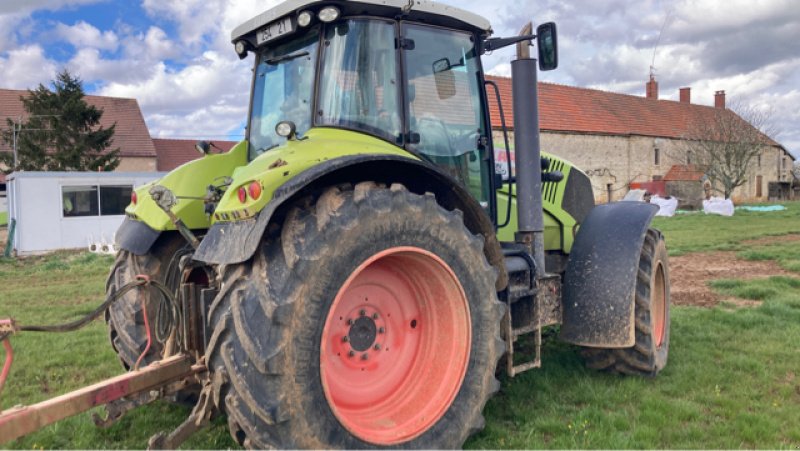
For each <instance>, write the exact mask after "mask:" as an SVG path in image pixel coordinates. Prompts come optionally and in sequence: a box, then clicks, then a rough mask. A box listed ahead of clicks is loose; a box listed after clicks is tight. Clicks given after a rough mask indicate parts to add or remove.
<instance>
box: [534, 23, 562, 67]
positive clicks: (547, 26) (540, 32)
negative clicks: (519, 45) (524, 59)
mask: <svg viewBox="0 0 800 451" xmlns="http://www.w3.org/2000/svg"><path fill="white" fill-rule="evenodd" d="M536 47H537V48H538V50H539V70H541V71H545V70H553V69H555V68H556V67H558V37H557V34H556V24H555V22H547V23H543V24H541V25H539V26H538V27H536Z"/></svg>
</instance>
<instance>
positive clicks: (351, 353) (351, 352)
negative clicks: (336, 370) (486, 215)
mask: <svg viewBox="0 0 800 451" xmlns="http://www.w3.org/2000/svg"><path fill="white" fill-rule="evenodd" d="M347 355H349V356H350V357H353V356H354V355H356V352H355V351H352V350H351V351H350V352H348V353H347Z"/></svg>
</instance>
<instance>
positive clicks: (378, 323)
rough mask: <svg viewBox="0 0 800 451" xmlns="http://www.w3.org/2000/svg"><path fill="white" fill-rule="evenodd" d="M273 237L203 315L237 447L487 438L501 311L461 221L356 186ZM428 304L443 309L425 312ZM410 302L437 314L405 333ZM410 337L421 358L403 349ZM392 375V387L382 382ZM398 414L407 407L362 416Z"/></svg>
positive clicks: (425, 443)
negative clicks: (404, 292) (406, 292)
mask: <svg viewBox="0 0 800 451" xmlns="http://www.w3.org/2000/svg"><path fill="white" fill-rule="evenodd" d="M270 229H271V230H272V233H270V232H268V236H267V237H266V238H265V239H264V242H263V244H262V246H261V248H260V250H259V251H257V252H256V254H255V256H254V257H253V259H252V260H251V261H249V262H247V263H244V264H239V265H233V266H229V267H227V268H226V269H225V270H224V273H223V276H222V277H223V283H222V288H221V290H220V293H219V295H218V297H217V298H216V299H215V301H214V303H213V305H212V307H211V311H210V319H211V324H212V326H213V330H214V332H213V334H212V337H211V339H210V343H209V346H208V349H209V351H208V361H209V369H210V371H211V372H212V374H213V376H212V380H213V381H214V384H215V389H216V393H215V399H216V401H217V403H218V406H219V407H220V408H221V409H222V410H224V411H225V412H226V413H227V415H228V424H229V426H230V431H231V435H232V436H233V438H234V439H236V440H237V441H238V442H239V443H240V444H242V445H244V446H245V447H248V448H268V447H275V448H348V449H352V448H376V447H385V446H390V447H414V448H456V447H460V446H461V445H462V444H463V443H464V441H465V440H466V439H467V437H469V435H471V434H473V433H475V432H477V431H478V430H480V429H481V428H482V427H483V423H484V420H483V416H482V414H481V411H482V410H483V407H484V405H485V403H486V401H487V400H488V399H489V397H490V396H491V395H492V394H493V393H495V392H496V391H497V390H498V388H499V382H498V381H497V379H495V376H494V374H495V368H496V366H497V361H498V359H499V358H500V355H501V353H502V350H503V342H502V340H501V339H500V318H501V316H502V314H503V311H504V308H503V305H502V304H501V303H500V302H499V301H498V299H497V293H496V291H495V288H494V283H495V279H496V278H497V272H496V271H495V270H494V269H493V268H492V267H491V266H490V265H489V264H488V262H487V260H486V258H485V256H484V254H483V250H482V249H483V242H482V240H481V239H480V238H479V237H476V236H474V235H472V234H471V233H470V232H469V231H468V230H467V229H466V228H465V227H464V225H463V222H462V218H461V216H460V214H459V212H452V211H446V210H444V209H443V208H442V207H440V206H439V205H438V204H437V203H436V200H435V199H434V198H433V196H432V195H426V196H419V195H416V194H412V193H409V192H408V191H406V190H405V188H404V187H402V186H401V185H393V186H392V188H391V189H386V188H382V187H379V186H377V185H376V184H374V183H371V182H364V183H360V184H358V185H357V186H355V188H353V187H349V186H348V187H334V188H328V189H327V190H326V191H325V192H324V193H323V194H322V195H321V196H320V197H319V198H318V199H317V200H316V202H311V201H308V200H307V201H305V202H303V201H301V202H298V203H297V204H296V205H295V206H293V207H292V208H291V209H290V210H289V211H288V212H287V214H286V218H285V221H284V223H283V226H282V227H281V228H280V229H279V230H278V228H277V227H271V228H270ZM270 229H268V230H270ZM415 262H424V263H419V265H418V264H417V263H415ZM376 265H377V266H376ZM445 268H446V269H445ZM378 273H382V274H383V276H378V275H377V274H378ZM423 273H424V275H423ZM415 274H416V276H415ZM362 276H363V279H364V280H362V282H364V281H365V283H360V282H359V280H360V279H359V278H360V277H362ZM401 279H402V280H408V281H411V282H409V284H408V285H404V287H405V288H409V287H410V289H411V290H412V291H413V293H414V296H412V297H411V298H409V297H408V296H406V297H393V296H392V294H393V293H394V294H396V293H397V291H392V290H401V288H397V285H396V284H397V283H398V282H397V280H401ZM422 281H425V284H424V286H421V284H420V282H422ZM401 285H402V284H401ZM365 287H366V288H365ZM440 288H441V289H442V290H445V291H441V290H439V289H440ZM362 289H365V290H367V291H359V290H362ZM448 289H452V290H455V291H446V290H448ZM369 290H373V291H371V292H370V291H369ZM431 292H437V293H438V294H439V297H437V298H436V300H439V301H442V300H447V301H448V302H447V303H444V302H439V303H437V302H432V301H433V299H432V298H431ZM456 292H458V293H461V294H460V295H458V294H454V293H456ZM364 293H366V294H364ZM442 293H444V294H442ZM373 294H374V295H373ZM361 295H363V296H364V298H369V299H365V300H364V301H363V303H362V301H361V300H360V299H355V298H356V297H358V296H361ZM434 297H435V296H434ZM382 299H391V300H393V301H396V300H402V301H403V302H402V303H395V304H393V303H392V302H390V301H385V302H384V301H382ZM419 299H422V300H423V301H425V302H424V303H423V304H424V305H431V306H434V307H431V310H436V312H434V313H431V312H430V311H428V312H427V313H426V312H425V311H423V310H425V307H421V308H420V312H418V313H419V316H414V317H413V318H414V319H412V320H411V321H410V322H408V323H406V321H407V320H408V318H411V316H407V315H406V314H404V311H403V310H404V309H408V310H411V309H412V308H417V307H420V306H422V305H423V304H420V303H419ZM429 301H430V302H429ZM462 301H463V302H462ZM381 302H383V304H382V303H381ZM415 302H416V304H415ZM451 305H455V307H452V308H451V307H450V306H451ZM459 305H461V307H458V306H459ZM401 307H402V308H401ZM362 310H363V312H362ZM373 310H374V311H373ZM348 312H350V314H349V315H348ZM448 312H450V313H448ZM406 313H407V312H406ZM426 314H427V315H428V316H426ZM464 314H466V317H465V316H464ZM392 315H394V316H393V317H392V318H389V317H390V316H392ZM412 316H413V315H412ZM345 317H347V318H345ZM431 318H436V321H428V320H429V319H431ZM348 319H352V320H353V321H352V323H349V322H347V320H348ZM416 319H419V321H418V322H417V321H416ZM361 323H363V324H361ZM368 323H369V324H368ZM346 325H349V326H351V327H350V328H349V329H348V328H347V327H348V326H346ZM401 326H404V327H401ZM381 328H383V329H385V330H384V332H381ZM347 330H349V331H350V334H349V335H347V334H346V333H344V332H343V331H347ZM414 330H415V331H417V332H416V333H417V335H416V337H417V338H419V342H418V343H419V346H416V345H413V344H410V343H411V341H409V340H412V338H413V335H412V334H414V333H415V332H412V331H414ZM442 330H451V331H453V335H452V337H454V339H451V340H448V339H447V337H446V336H445V335H446V333H445V335H441V334H439V335H437V333H438V332H440V331H442ZM425 331H427V332H425ZM426 333H427V334H429V335H425V334H426ZM442 333H444V332H442ZM380 334H384V335H380ZM345 335H347V336H348V337H349V338H350V340H349V341H347V342H346V341H345V340H344V336H345ZM382 337H384V338H382ZM420 337H421V338H420ZM425 337H438V338H434V340H440V341H441V343H440V342H433V341H430V340H427V339H426V338H425ZM463 339H466V342H463V341H461V342H462V343H463V344H464V346H466V347H464V346H458V345H457V344H456V343H459V340H463ZM403 340H405V341H403ZM376 345H378V347H377V348H376ZM415 346H416V347H415ZM355 349H358V352H357V353H354V354H353V355H352V356H350V355H349V350H355ZM408 349H412V350H414V349H416V350H418V351H419V352H417V353H415V352H410V353H408V352H406V353H404V351H405V350H408ZM453 349H454V351H453ZM425 350H427V352H426V351H425ZM383 352H385V354H382V353H383ZM362 354H369V355H368V356H367V358H366V359H363V356H362ZM387 356H388V357H387ZM404 356H406V357H407V356H411V364H404V363H403V358H404ZM462 358H463V359H462ZM414 359H418V360H414ZM459 359H462V360H459ZM459 362H461V363H463V365H462V367H461V369H459V370H455V371H452V372H450V373H448V372H447V371H448V368H449V367H450V366H451V365H449V364H450V363H452V367H456V368H458V367H459ZM371 365H374V366H371ZM404 365H405V366H404ZM415 367H421V368H426V367H427V368H436V371H431V370H430V369H429V370H428V371H427V372H420V371H418V370H419V368H415ZM337 368H338V369H337ZM396 368H400V369H401V370H403V371H400V373H397V372H396V371H395V372H393V371H394V370H395V369H396ZM440 372H441V373H442V374H446V375H445V376H439V375H438V374H439V373H440ZM423 373H424V374H425V375H424V376H422V375H423ZM398 374H400V376H398ZM403 375H405V376H403ZM408 375H411V376H412V377H407V376H408ZM393 376H398V380H400V382H398V383H397V384H393V383H388V382H386V381H387V380H389V379H391V378H392V377H393ZM359 377H361V379H359V382H358V383H356V384H348V383H349V382H351V381H352V380H355V379H351V378H359ZM437 377H438V379H437ZM426 381H427V382H431V381H433V383H427V384H426ZM340 384H344V385H346V386H347V387H346V388H341V387H340V386H339V385H340ZM364 387H371V389H368V388H364ZM430 387H444V388H443V389H442V393H443V394H441V393H440V394H439V395H437V394H435V393H434V394H433V395H429V394H428V393H427V392H425V390H427V389H429V388H430ZM372 389H375V390H385V392H386V393H388V394H387V395H386V396H385V397H380V396H378V397H373V396H374V390H372ZM433 391H434V392H435V391H436V390H433ZM437 396H438V398H437ZM342 399H344V400H342ZM430 399H435V401H430ZM387 400H388V401H387ZM373 401H374V402H373ZM384 401H387V402H384ZM382 403H383V404H382ZM394 403H397V404H399V405H402V406H404V409H403V408H400V409H395V410H392V408H391V407H388V408H387V409H384V410H381V409H380V408H374V409H373V408H372V406H377V405H393V404H394ZM417 411H420V412H426V413H427V414H428V416H427V417H425V418H421V417H419V416H415V412H417ZM404 412H405V413H404ZM409 412H410V413H409ZM431 418H433V419H431ZM393 420H398V421H397V422H393ZM403 422H405V423H407V424H421V426H411V427H403V425H402V424H400V425H398V423H403Z"/></svg>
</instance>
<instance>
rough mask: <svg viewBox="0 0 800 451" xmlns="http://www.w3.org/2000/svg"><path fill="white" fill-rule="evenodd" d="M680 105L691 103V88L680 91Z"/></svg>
mask: <svg viewBox="0 0 800 451" xmlns="http://www.w3.org/2000/svg"><path fill="white" fill-rule="evenodd" d="M680 99H681V103H692V88H681V89H680Z"/></svg>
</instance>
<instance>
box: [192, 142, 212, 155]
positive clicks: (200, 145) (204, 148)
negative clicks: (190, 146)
mask: <svg viewBox="0 0 800 451" xmlns="http://www.w3.org/2000/svg"><path fill="white" fill-rule="evenodd" d="M194 148H195V149H197V151H198V152H200V153H201V154H203V155H208V153H209V152H211V143H209V142H208V141H197V144H195V145H194Z"/></svg>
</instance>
